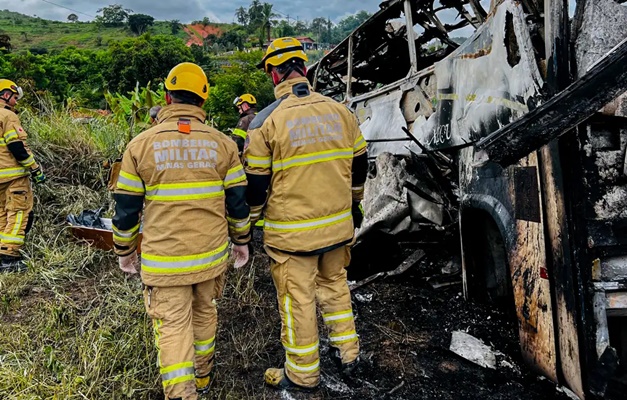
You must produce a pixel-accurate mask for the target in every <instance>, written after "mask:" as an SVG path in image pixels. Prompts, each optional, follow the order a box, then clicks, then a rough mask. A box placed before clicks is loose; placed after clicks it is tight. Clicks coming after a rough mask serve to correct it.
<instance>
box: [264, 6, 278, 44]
mask: <svg viewBox="0 0 627 400" xmlns="http://www.w3.org/2000/svg"><path fill="white" fill-rule="evenodd" d="M272 7H273V6H272V4H270V3H263V7H262V9H261V32H260V33H261V35H260V37H263V34H264V33H266V34H267V35H266V36H267V39H268V42H269V41H270V39H271V38H270V30H271V29H272V25H274V23H275V21H274V19H275V18H276V17H278V16H279V15H278V14H277V13H275V12H273V11H272Z"/></svg>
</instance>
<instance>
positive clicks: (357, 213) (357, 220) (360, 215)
mask: <svg viewBox="0 0 627 400" xmlns="http://www.w3.org/2000/svg"><path fill="white" fill-rule="evenodd" d="M351 213H352V214H353V225H354V226H355V228H361V223H362V222H364V208H363V207H362V206H361V203H360V202H358V201H354V202H353V208H352V210H351Z"/></svg>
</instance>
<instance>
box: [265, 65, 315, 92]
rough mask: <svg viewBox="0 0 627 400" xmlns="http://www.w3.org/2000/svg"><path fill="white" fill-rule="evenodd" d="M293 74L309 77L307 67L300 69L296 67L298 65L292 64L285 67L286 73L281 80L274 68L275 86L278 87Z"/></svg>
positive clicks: (273, 78) (273, 80)
mask: <svg viewBox="0 0 627 400" xmlns="http://www.w3.org/2000/svg"><path fill="white" fill-rule="evenodd" d="M292 72H298V73H299V74H300V75H301V76H307V67H305V68H303V69H300V68H298V67H296V65H295V64H294V63H292V62H290V63H289V64H288V65H287V66H286V67H285V73H284V74H283V77H282V78H279V74H278V73H277V72H276V68H272V82H273V83H274V86H278V85H280V84H281V83H283V82H285V80H286V79H287V78H288V77H289V76H290V75H291V74H292Z"/></svg>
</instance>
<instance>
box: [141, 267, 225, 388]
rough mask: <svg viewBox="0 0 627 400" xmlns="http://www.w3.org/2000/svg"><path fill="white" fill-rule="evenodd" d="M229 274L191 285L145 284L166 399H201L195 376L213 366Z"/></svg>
mask: <svg viewBox="0 0 627 400" xmlns="http://www.w3.org/2000/svg"><path fill="white" fill-rule="evenodd" d="M224 280H225V273H223V274H221V275H219V276H218V277H216V278H215V279H211V280H208V281H205V282H201V283H197V284H195V285H189V286H173V287H149V286H147V287H145V288H144V305H145V307H146V311H147V313H148V315H149V316H150V317H151V318H152V323H153V328H154V335H155V345H156V347H157V352H158V353H157V364H158V367H159V373H160V374H161V381H162V384H163V391H164V393H165V398H166V399H175V398H182V399H184V400H189V399H192V400H194V399H197V394H196V384H195V378H196V377H198V378H203V377H206V376H207V375H209V373H210V372H211V369H212V368H213V356H214V352H215V336H216V325H217V322H218V312H217V309H216V305H215V301H214V300H215V299H216V298H219V297H220V296H221V294H222V288H223V287H224Z"/></svg>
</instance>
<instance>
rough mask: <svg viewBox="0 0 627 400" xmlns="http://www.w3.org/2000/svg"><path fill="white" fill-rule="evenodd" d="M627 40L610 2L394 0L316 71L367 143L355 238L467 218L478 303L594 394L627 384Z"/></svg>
mask: <svg viewBox="0 0 627 400" xmlns="http://www.w3.org/2000/svg"><path fill="white" fill-rule="evenodd" d="M569 14H570V15H569ZM626 37H627V7H626V6H625V4H621V3H620V2H617V1H613V0H581V1H578V2H577V5H576V9H575V7H574V2H573V3H572V4H571V5H570V7H569V3H568V2H567V1H556V0H544V1H543V0H522V1H513V0H502V1H492V2H491V4H486V2H485V1H479V0H447V1H444V0H440V1H439V2H438V3H436V2H434V1H429V0H388V1H384V2H383V3H381V5H380V10H379V11H378V12H377V13H375V14H374V15H373V16H372V17H371V18H370V19H369V20H367V21H366V22H364V23H363V24H362V25H361V26H360V27H359V28H358V29H357V30H355V31H354V32H353V33H352V34H351V35H350V36H349V37H347V38H346V39H345V40H344V41H343V42H341V43H340V44H339V45H338V46H337V47H335V48H334V49H333V50H332V51H331V52H329V53H328V54H327V55H325V57H324V58H322V59H321V60H320V61H319V62H318V63H317V64H316V65H314V66H313V67H312V68H310V70H309V72H308V77H309V79H310V81H311V82H312V85H313V87H314V89H315V90H316V91H318V92H320V93H322V94H325V95H328V96H331V97H333V98H335V99H337V100H339V101H342V102H344V103H345V104H346V105H347V106H348V107H349V108H351V109H352V110H353V111H354V113H355V115H356V116H357V118H358V120H359V123H360V126H361V129H362V131H363V134H364V136H365V138H366V139H367V141H368V143H369V144H368V150H369V155H370V156H371V158H372V161H371V162H372V165H373V166H374V168H373V174H372V176H371V179H369V180H368V182H367V184H366V198H367V199H368V201H367V204H366V205H365V207H366V220H365V222H364V225H363V226H362V228H361V230H360V231H359V235H366V234H368V232H369V231H372V230H377V229H379V230H383V231H385V232H387V233H390V234H395V233H398V232H410V231H415V230H419V229H421V227H424V226H425V225H431V226H436V227H444V228H446V227H451V226H452V227H458V228H459V229H458V231H459V234H460V238H461V240H460V242H461V254H462V274H463V284H464V294H465V296H466V297H467V298H470V299H476V300H479V301H485V302H493V303H500V304H503V303H504V302H506V301H509V302H510V304H511V306H512V308H513V309H515V315H516V318H517V320H518V328H519V337H520V348H521V352H522V355H523V358H524V359H525V361H526V362H527V363H528V364H530V365H531V366H532V367H533V368H535V369H536V370H538V371H539V372H540V373H541V374H543V375H545V376H546V377H548V378H550V379H552V380H553V381H555V382H559V383H561V384H563V385H565V386H567V387H569V388H570V389H571V390H572V391H573V392H574V393H576V394H577V395H578V396H579V397H581V398H595V397H603V396H604V395H605V394H606V392H607V391H608V390H624V388H625V387H627V386H625V382H626V379H625V376H626V372H627V369H625V367H624V365H625V364H627V229H626V228H627V207H626V206H627V164H626V163H625V149H626V147H627V97H625V96H623V95H622V93H624V92H626V91H627V67H625V66H626V65H627V61H626V60H627V58H626V55H627V41H626V40H625V38H626ZM444 228H443V229H444ZM621 385H622V386H621ZM621 387H622V388H623V389H620V388H621ZM608 388H610V389H608ZM623 393H624V391H623Z"/></svg>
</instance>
